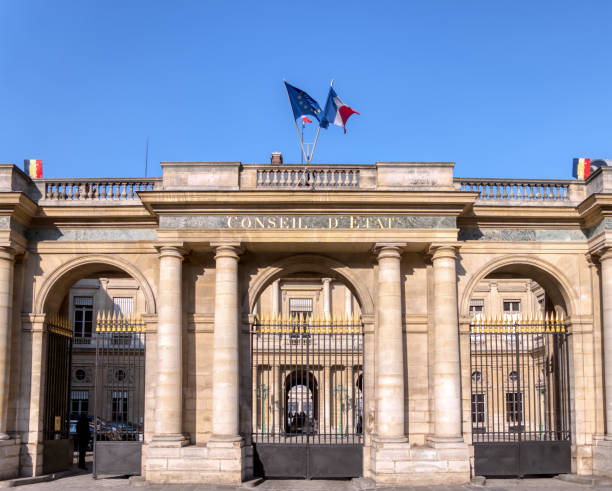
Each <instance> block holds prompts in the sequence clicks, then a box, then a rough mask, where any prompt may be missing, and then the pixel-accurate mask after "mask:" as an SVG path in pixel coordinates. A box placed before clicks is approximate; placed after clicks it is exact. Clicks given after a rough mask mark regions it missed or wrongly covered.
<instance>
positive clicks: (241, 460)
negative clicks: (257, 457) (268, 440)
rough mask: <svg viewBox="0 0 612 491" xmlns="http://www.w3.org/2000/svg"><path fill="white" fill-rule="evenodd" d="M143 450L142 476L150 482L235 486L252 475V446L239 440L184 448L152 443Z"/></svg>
mask: <svg viewBox="0 0 612 491" xmlns="http://www.w3.org/2000/svg"><path fill="white" fill-rule="evenodd" d="M145 452H146V463H145V478H146V480H147V481H150V482H152V483H174V484H179V483H185V484H188V483H206V482H211V483H215V484H228V485H230V484H233V485H238V484H240V483H241V482H242V481H245V480H249V479H252V476H253V447H252V446H245V445H244V444H243V443H242V442H208V444H207V445H206V446H199V445H188V446H184V447H181V446H177V445H176V444H174V443H172V444H168V445H167V446H165V445H164V444H163V443H161V442H154V443H150V444H149V445H147V447H146V451H145Z"/></svg>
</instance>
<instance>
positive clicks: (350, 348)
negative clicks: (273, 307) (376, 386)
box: [251, 314, 364, 445]
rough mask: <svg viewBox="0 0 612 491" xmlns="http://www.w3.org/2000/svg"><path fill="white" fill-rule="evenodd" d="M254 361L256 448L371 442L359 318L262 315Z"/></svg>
mask: <svg viewBox="0 0 612 491" xmlns="http://www.w3.org/2000/svg"><path fill="white" fill-rule="evenodd" d="M251 360H252V386H253V396H252V397H253V405H252V407H253V421H252V428H253V431H252V439H253V442H254V443H257V444H268V443H270V444H294V445H295V444H298V445H300V444H301V445H306V444H310V445H328V444H330V445H343V444H360V443H362V442H363V397H364V384H363V329H362V324H361V320H360V319H359V317H358V316H349V317H344V318H342V319H340V318H335V319H331V318H329V317H327V318H318V317H313V316H309V315H304V314H299V315H294V316H292V317H287V316H280V315H274V314H273V315H271V316H270V315H267V316H264V317H263V318H259V317H257V318H256V320H255V322H254V323H253V325H252V329H251Z"/></svg>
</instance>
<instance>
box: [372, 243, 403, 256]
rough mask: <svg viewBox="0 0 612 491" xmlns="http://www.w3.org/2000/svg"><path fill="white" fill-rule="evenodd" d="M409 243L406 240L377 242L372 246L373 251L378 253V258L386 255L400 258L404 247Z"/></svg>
mask: <svg viewBox="0 0 612 491" xmlns="http://www.w3.org/2000/svg"><path fill="white" fill-rule="evenodd" d="M407 245H408V244H407V243H406V242H377V243H376V244H374V247H372V252H374V253H376V256H377V259H382V258H386V257H395V258H399V257H400V256H401V255H402V249H403V248H404V247H406V246H407Z"/></svg>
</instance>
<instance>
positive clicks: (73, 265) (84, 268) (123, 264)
mask: <svg viewBox="0 0 612 491" xmlns="http://www.w3.org/2000/svg"><path fill="white" fill-rule="evenodd" d="M108 266H111V267H113V268H115V269H118V270H120V271H123V272H124V273H127V274H129V275H130V276H131V277H132V278H134V279H135V280H136V281H137V282H138V283H139V285H140V287H141V288H142V292H143V294H144V298H145V311H146V313H147V314H155V313H156V312H157V307H156V302H155V295H154V294H153V289H152V288H151V285H150V284H149V282H148V281H147V279H146V277H145V276H144V275H143V274H142V272H141V271H140V270H139V269H138V268H137V267H136V266H135V265H134V264H133V263H131V262H129V261H126V260H125V259H123V258H121V257H116V256H109V255H106V254H92V255H87V256H81V257H77V258H74V259H71V260H69V261H67V262H65V263H64V264H62V265H61V266H59V267H58V268H56V269H55V270H54V271H53V272H52V273H50V274H49V275H48V276H47V277H45V278H44V280H43V283H42V285H41V287H40V289H39V290H38V292H37V293H36V298H35V301H34V312H33V313H35V314H44V313H45V312H47V311H48V310H53V308H54V307H55V306H53V305H52V302H51V301H50V293H51V292H52V291H53V289H54V288H55V287H56V286H57V285H62V286H65V285H68V287H67V288H66V291H67V290H68V288H70V286H72V284H74V282H75V281H77V280H78V279H80V278H81V277H83V275H87V274H93V273H96V272H98V271H101V270H103V269H104V268H105V267H106V268H108ZM49 307H51V309H50V308H49Z"/></svg>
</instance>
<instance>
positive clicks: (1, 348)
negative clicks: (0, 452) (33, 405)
mask: <svg viewBox="0 0 612 491" xmlns="http://www.w3.org/2000/svg"><path fill="white" fill-rule="evenodd" d="M13 261H14V255H13V251H12V250H11V249H9V248H7V247H2V248H0V440H8V439H9V435H8V433H7V431H8V428H7V415H8V393H9V369H10V367H9V363H10V348H11V307H12V303H13V302H12V298H13Z"/></svg>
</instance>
